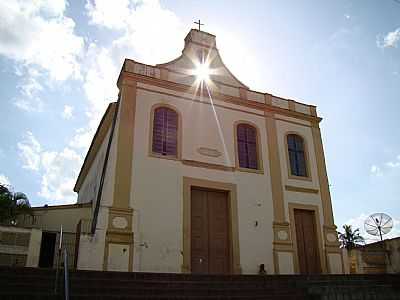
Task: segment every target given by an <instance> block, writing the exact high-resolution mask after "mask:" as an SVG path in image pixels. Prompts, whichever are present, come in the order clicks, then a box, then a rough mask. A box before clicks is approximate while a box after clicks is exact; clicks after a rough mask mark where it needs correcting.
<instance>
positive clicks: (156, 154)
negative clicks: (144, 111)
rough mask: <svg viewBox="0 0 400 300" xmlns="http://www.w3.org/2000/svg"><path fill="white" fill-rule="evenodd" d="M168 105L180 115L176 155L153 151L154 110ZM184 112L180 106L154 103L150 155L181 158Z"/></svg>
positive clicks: (151, 115) (151, 119)
mask: <svg viewBox="0 0 400 300" xmlns="http://www.w3.org/2000/svg"><path fill="white" fill-rule="evenodd" d="M160 107H166V108H169V109H171V110H173V111H174V112H175V113H176V114H177V116H178V129H177V130H178V132H177V143H178V144H177V145H176V151H177V154H176V156H174V155H161V154H159V153H155V152H153V128H154V112H155V110H156V109H157V108H160ZM182 130H183V128H182V114H181V112H180V111H179V109H178V108H176V107H175V106H173V105H171V104H168V103H157V104H154V105H153V106H152V107H151V109H150V126H149V143H148V147H149V148H148V153H149V156H153V157H158V158H165V159H173V160H180V159H181V154H182Z"/></svg>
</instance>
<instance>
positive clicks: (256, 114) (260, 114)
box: [137, 87, 264, 117]
mask: <svg viewBox="0 0 400 300" xmlns="http://www.w3.org/2000/svg"><path fill="white" fill-rule="evenodd" d="M137 89H138V90H142V91H146V92H150V93H155V94H161V95H165V96H169V97H174V98H178V99H183V100H186V101H190V102H195V103H201V104H204V105H214V106H215V107H221V108H225V109H230V110H233V111H239V112H244V113H247V114H251V115H255V116H260V117H264V114H262V113H255V112H252V111H247V110H244V109H238V108H234V107H230V106H225V105H221V104H217V103H214V104H211V102H205V101H201V100H198V99H194V97H185V96H180V95H175V94H170V93H166V92H162V91H157V90H152V89H148V88H145V87H138V88H137Z"/></svg>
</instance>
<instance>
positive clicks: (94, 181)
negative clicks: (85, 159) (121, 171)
mask: <svg viewBox="0 0 400 300" xmlns="http://www.w3.org/2000/svg"><path fill="white" fill-rule="evenodd" d="M110 131H111V127H110V129H108V132H107V134H106V136H105V138H104V140H103V142H102V144H101V146H100V149H99V150H98V152H97V154H96V157H95V159H94V161H93V163H92V164H91V166H90V169H89V172H88V173H87V175H86V177H85V179H84V181H83V183H82V186H81V188H80V190H79V193H78V203H87V202H90V201H93V202H94V201H95V200H96V195H97V191H98V189H99V184H100V177H101V173H102V170H103V164H104V157H105V155H106V150H107V145H108V140H109V137H110Z"/></svg>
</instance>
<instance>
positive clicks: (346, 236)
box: [339, 224, 364, 250]
mask: <svg viewBox="0 0 400 300" xmlns="http://www.w3.org/2000/svg"><path fill="white" fill-rule="evenodd" d="M343 229H344V232H343V233H341V232H339V241H340V242H341V243H342V247H343V248H346V249H347V250H350V249H352V248H354V247H355V246H357V245H359V244H360V243H363V242H364V238H363V237H362V236H361V235H360V228H357V229H356V230H354V231H353V229H352V228H351V225H346V224H345V225H343Z"/></svg>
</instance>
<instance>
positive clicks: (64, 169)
mask: <svg viewBox="0 0 400 300" xmlns="http://www.w3.org/2000/svg"><path fill="white" fill-rule="evenodd" d="M18 148H19V151H20V153H19V154H20V158H21V160H22V162H23V168H26V169H30V170H33V171H35V172H37V173H38V174H40V176H41V189H40V192H39V195H40V196H42V197H44V198H46V199H49V200H51V203H52V204H55V203H71V202H74V200H76V194H75V193H74V192H73V187H74V184H75V180H76V178H77V176H78V173H79V169H80V167H81V165H82V163H83V159H82V157H81V156H80V155H79V154H78V153H77V152H76V151H74V150H73V149H71V148H68V147H65V148H64V149H63V150H62V151H60V152H57V151H47V150H44V149H43V147H42V146H41V145H40V143H39V142H38V140H37V139H36V138H35V136H34V135H33V134H32V133H31V132H29V131H28V132H27V134H26V135H25V137H24V140H23V141H22V142H20V143H18Z"/></svg>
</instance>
